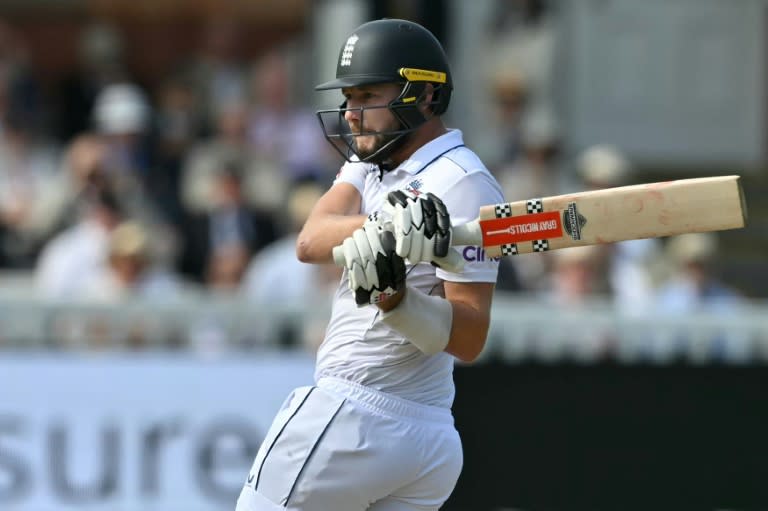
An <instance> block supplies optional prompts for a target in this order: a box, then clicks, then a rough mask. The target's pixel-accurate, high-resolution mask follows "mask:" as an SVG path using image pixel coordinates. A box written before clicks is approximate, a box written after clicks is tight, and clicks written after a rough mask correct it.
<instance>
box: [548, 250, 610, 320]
mask: <svg viewBox="0 0 768 511" xmlns="http://www.w3.org/2000/svg"><path fill="white" fill-rule="evenodd" d="M537 255H538V254H537ZM548 255H549V256H550V258H551V262H552V271H551V272H550V274H549V279H547V288H546V289H545V290H544V291H543V293H542V296H543V297H544V299H545V300H546V302H547V303H551V304H554V305H557V306H559V307H564V308H566V309H567V308H569V307H579V306H583V305H586V304H587V303H588V302H589V301H590V300H595V299H598V298H603V299H604V298H607V297H609V296H610V288H609V286H608V283H607V282H606V281H605V275H604V274H603V273H602V272H601V271H600V270H601V269H602V268H604V267H605V260H604V257H605V252H603V251H602V250H601V247H600V246H599V245H586V246H583V247H571V248H567V249H562V250H556V251H553V252H552V253H551V254H548Z"/></svg>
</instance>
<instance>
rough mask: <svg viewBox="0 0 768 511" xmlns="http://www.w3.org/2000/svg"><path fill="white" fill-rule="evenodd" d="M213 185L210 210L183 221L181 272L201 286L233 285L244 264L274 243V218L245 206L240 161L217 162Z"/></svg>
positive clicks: (194, 214)
mask: <svg viewBox="0 0 768 511" xmlns="http://www.w3.org/2000/svg"><path fill="white" fill-rule="evenodd" d="M212 178H213V182H212V183H211V195H212V197H211V204H210V207H209V209H207V210H205V211H203V212H199V213H191V214H190V215H189V216H188V217H187V219H186V220H185V221H184V231H183V232H184V235H183V239H184V248H183V252H182V257H181V261H180V264H181V266H180V269H181V271H182V272H183V273H184V274H185V275H187V276H189V277H190V278H192V279H194V280H197V281H199V282H208V283H212V284H216V285H217V286H219V284H221V285H223V286H224V287H227V286H229V285H237V284H238V282H239V278H240V276H241V274H242V272H243V271H244V269H245V265H246V264H247V262H248V260H249V259H250V258H251V257H252V255H253V254H255V253H256V252H257V251H258V250H260V249H261V248H262V247H264V246H265V245H267V244H268V243H271V242H272V241H274V240H275V239H276V237H277V233H278V228H277V227H276V225H275V222H274V219H273V217H272V216H271V215H270V214H269V213H267V212H264V211H261V210H259V209H257V208H254V207H252V206H250V205H249V204H248V203H246V200H245V196H244V192H243V183H242V181H243V170H242V166H240V164H239V162H238V161H231V160H230V161H226V160H224V161H221V162H219V167H218V168H217V169H216V171H215V174H214V175H213V176H212Z"/></svg>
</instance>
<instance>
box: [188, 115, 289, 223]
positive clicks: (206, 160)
mask: <svg viewBox="0 0 768 511" xmlns="http://www.w3.org/2000/svg"><path fill="white" fill-rule="evenodd" d="M247 120H248V105H247V104H246V103H245V102H244V101H242V100H233V101H231V102H230V103H228V104H226V105H222V106H221V107H220V109H219V110H218V113H217V119H216V133H215V134H214V135H213V137H210V138H208V139H204V140H202V141H200V142H198V143H197V144H195V146H194V147H192V149H191V150H190V152H189V155H188V157H187V158H186V160H185V162H184V166H183V168H182V174H181V200H182V205H183V207H184V209H185V211H186V212H188V213H191V214H204V213H207V212H210V210H211V209H212V208H214V207H215V205H216V201H217V199H216V193H217V192H216V181H217V180H218V174H219V172H220V166H221V165H222V162H232V164H234V165H237V166H238V167H240V168H241V169H243V170H242V176H241V177H242V180H243V196H244V199H245V201H246V202H247V203H248V205H249V206H251V207H254V208H257V209H259V210H263V211H267V212H269V213H270V214H272V215H274V218H281V217H282V212H281V211H280V210H281V209H282V204H283V201H284V200H285V197H286V196H287V193H288V187H289V181H288V178H287V176H286V175H284V174H282V173H281V169H280V168H278V167H275V163H274V162H272V161H269V160H268V159H267V158H265V157H263V155H261V154H260V153H259V152H258V151H257V150H256V149H254V148H253V146H251V145H250V144H249V142H248V138H247Z"/></svg>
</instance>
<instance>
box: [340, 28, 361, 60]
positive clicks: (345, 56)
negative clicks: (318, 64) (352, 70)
mask: <svg viewBox="0 0 768 511" xmlns="http://www.w3.org/2000/svg"><path fill="white" fill-rule="evenodd" d="M358 39H360V38H359V37H357V34H352V35H351V36H349V39H347V44H345V45H344V50H342V52H341V62H339V65H340V66H351V65H352V52H354V51H355V43H357V40H358Z"/></svg>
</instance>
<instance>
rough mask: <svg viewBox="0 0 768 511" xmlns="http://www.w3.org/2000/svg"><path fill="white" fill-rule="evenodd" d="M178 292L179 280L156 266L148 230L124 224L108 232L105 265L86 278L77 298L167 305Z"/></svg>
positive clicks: (135, 223)
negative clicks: (130, 300)
mask: <svg viewBox="0 0 768 511" xmlns="http://www.w3.org/2000/svg"><path fill="white" fill-rule="evenodd" d="M181 292H182V282H181V280H180V279H179V278H178V277H177V276H176V275H174V274H173V273H172V272H170V271H168V270H167V269H166V268H164V267H160V266H158V265H156V264H155V262H154V260H153V254H152V246H151V244H150V240H149V233H148V231H147V230H146V229H145V228H144V227H143V226H141V224H139V223H137V222H132V221H125V222H121V223H120V224H119V225H118V226H117V227H116V228H115V229H114V230H113V231H112V232H111V233H110V236H109V242H108V251H107V264H106V265H104V266H102V267H100V268H99V271H97V272H94V273H92V274H90V275H89V278H88V279H86V280H85V281H84V282H83V283H82V288H81V290H80V291H79V292H78V293H77V296H78V297H81V298H84V299H86V300H95V301H99V302H119V301H121V300H124V299H128V298H135V299H139V300H160V301H163V302H167V301H169V300H173V299H176V298H178V297H179V296H181Z"/></svg>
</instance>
